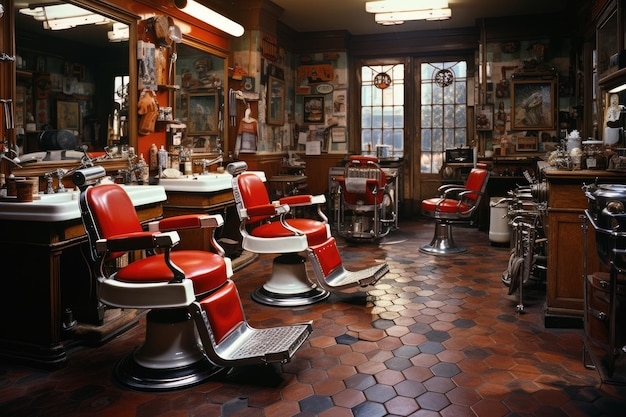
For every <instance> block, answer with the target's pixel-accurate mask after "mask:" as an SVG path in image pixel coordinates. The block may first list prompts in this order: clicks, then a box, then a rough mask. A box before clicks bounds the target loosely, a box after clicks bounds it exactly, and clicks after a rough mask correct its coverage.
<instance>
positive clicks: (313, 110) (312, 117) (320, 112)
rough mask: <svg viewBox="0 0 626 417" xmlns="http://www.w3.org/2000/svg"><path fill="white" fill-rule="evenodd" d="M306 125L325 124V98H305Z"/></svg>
mask: <svg viewBox="0 0 626 417" xmlns="http://www.w3.org/2000/svg"><path fill="white" fill-rule="evenodd" d="M302 100H303V107H304V123H310V124H322V123H324V96H304V97H303V98H302Z"/></svg>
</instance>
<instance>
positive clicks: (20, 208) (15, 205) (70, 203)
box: [0, 185, 167, 222]
mask: <svg viewBox="0 0 626 417" xmlns="http://www.w3.org/2000/svg"><path fill="white" fill-rule="evenodd" d="M122 187H123V188H124V190H126V192H127V193H128V195H129V196H130V199H131V200H132V202H133V204H134V205H135V206H142V205H146V204H152V203H156V202H159V201H165V200H166V198H167V197H166V195H165V189H164V188H163V187H161V186H158V185H153V186H139V185H128V186H122ZM78 195H79V193H78V191H68V192H65V193H57V194H40V196H41V199H39V200H33V202H29V203H19V202H17V200H16V199H15V198H11V197H2V198H0V220H20V221H39V222H58V221H66V220H72V219H78V218H80V211H79V209H78ZM112 209H113V208H112Z"/></svg>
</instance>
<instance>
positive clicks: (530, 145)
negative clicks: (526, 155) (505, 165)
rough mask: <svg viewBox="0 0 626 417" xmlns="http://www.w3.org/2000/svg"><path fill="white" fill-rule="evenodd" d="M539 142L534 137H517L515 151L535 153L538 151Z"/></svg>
mask: <svg viewBox="0 0 626 417" xmlns="http://www.w3.org/2000/svg"><path fill="white" fill-rule="evenodd" d="M538 142H539V140H538V138H537V137H536V136H531V137H520V136H518V137H517V142H516V143H515V151H517V152H537V150H538V149H539V144H538Z"/></svg>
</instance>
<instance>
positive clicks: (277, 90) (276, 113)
mask: <svg viewBox="0 0 626 417" xmlns="http://www.w3.org/2000/svg"><path fill="white" fill-rule="evenodd" d="M267 96H268V102H269V104H268V106H267V124H268V125H284V124H285V82H284V81H283V80H280V79H278V78H275V77H272V76H269V78H268V82H267Z"/></svg>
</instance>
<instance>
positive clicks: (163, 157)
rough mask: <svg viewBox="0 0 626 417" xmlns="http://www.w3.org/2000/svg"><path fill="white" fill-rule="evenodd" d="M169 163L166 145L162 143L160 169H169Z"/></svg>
mask: <svg viewBox="0 0 626 417" xmlns="http://www.w3.org/2000/svg"><path fill="white" fill-rule="evenodd" d="M168 166H169V164H168V163H167V151H166V150H165V147H163V145H161V149H159V169H161V170H163V169H167V167H168Z"/></svg>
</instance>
